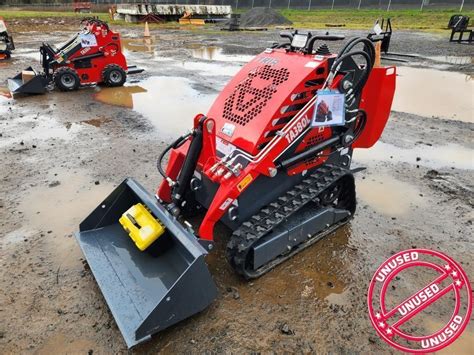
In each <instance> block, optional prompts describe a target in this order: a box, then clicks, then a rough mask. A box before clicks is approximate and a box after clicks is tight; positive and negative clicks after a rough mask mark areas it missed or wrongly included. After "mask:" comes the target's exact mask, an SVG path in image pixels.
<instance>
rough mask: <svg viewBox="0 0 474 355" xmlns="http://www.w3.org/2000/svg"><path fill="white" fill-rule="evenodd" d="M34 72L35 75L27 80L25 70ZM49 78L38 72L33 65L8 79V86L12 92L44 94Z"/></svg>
mask: <svg viewBox="0 0 474 355" xmlns="http://www.w3.org/2000/svg"><path fill="white" fill-rule="evenodd" d="M25 71H26V72H32V73H34V76H33V77H32V78H30V79H29V80H28V81H25V80H24V79H25V78H24V77H23V72H25ZM47 84H48V80H47V79H46V78H45V77H44V76H43V75H40V74H37V73H36V72H35V71H34V69H33V68H32V67H28V68H26V69H25V70H24V71H22V72H20V73H18V74H17V75H16V76H15V77H13V78H11V79H8V88H9V89H10V92H11V93H12V94H44V93H45V92H46V86H47Z"/></svg>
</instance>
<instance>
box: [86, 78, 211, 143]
mask: <svg viewBox="0 0 474 355" xmlns="http://www.w3.org/2000/svg"><path fill="white" fill-rule="evenodd" d="M192 84H193V82H192V81H191V80H188V79H186V78H182V77H151V78H148V79H146V80H144V81H142V82H140V87H141V90H137V89H135V91H137V92H131V93H129V89H128V88H129V87H128V86H126V87H123V88H108V89H100V90H101V91H100V92H98V94H97V95H96V96H95V98H96V99H97V100H98V101H100V102H103V103H106V104H111V105H118V106H125V104H123V103H124V101H123V99H119V100H117V96H116V92H119V93H123V92H126V93H128V94H129V95H130V101H129V102H128V103H127V105H128V106H125V107H129V108H133V110H134V111H136V112H139V113H140V114H142V115H143V116H145V117H146V118H147V119H148V120H149V121H150V122H151V123H152V124H153V125H154V126H155V127H156V128H157V129H158V130H159V131H160V133H162V134H165V135H169V136H175V135H176V133H183V132H184V131H186V130H188V129H190V128H191V126H192V122H193V119H194V117H195V116H196V115H197V114H198V113H207V111H208V110H209V108H210V106H211V104H212V103H213V102H214V100H215V98H216V96H217V94H202V93H200V92H199V91H197V90H195V89H194V88H193V87H192ZM120 95H121V94H120Z"/></svg>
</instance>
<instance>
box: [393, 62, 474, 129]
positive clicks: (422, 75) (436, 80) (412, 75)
mask: <svg viewBox="0 0 474 355" xmlns="http://www.w3.org/2000/svg"><path fill="white" fill-rule="evenodd" d="M397 73H398V76H397V89H396V91H395V98H394V101H393V105H392V110H395V111H400V112H406V113H412V114H416V115H420V116H424V117H432V116H433V117H440V118H445V119H453V120H458V121H464V122H474V81H473V80H471V77H470V76H468V75H466V74H460V73H454V72H448V71H441V70H435V69H419V68H410V67H403V66H400V67H398V68H397Z"/></svg>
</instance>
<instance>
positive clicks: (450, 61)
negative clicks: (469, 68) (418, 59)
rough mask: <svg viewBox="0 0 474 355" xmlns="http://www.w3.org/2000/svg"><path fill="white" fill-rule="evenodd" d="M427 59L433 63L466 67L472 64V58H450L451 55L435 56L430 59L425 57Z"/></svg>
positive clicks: (473, 60) (473, 59)
mask: <svg viewBox="0 0 474 355" xmlns="http://www.w3.org/2000/svg"><path fill="white" fill-rule="evenodd" d="M427 58H428V59H431V60H434V61H435V62H442V63H448V64H455V65H466V64H472V63H474V57H468V56H461V57H456V56H451V55H437V56H432V57H427Z"/></svg>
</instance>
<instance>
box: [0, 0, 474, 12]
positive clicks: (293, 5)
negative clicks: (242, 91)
mask: <svg viewBox="0 0 474 355" xmlns="http://www.w3.org/2000/svg"><path fill="white" fill-rule="evenodd" d="M86 1H87V0H86ZM72 2H73V0H57V1H55V0H0V6H2V5H3V6H15V7H29V8H31V7H35V6H38V7H51V8H54V7H58V8H59V7H70V4H71V3H72ZM91 2H92V3H93V4H96V5H99V7H101V6H100V5H102V6H103V5H108V4H120V3H156V4H184V5H188V4H200V5H230V6H232V8H233V9H234V10H238V9H249V8H252V7H271V8H275V9H298V10H323V9H355V10H368V9H373V10H385V11H390V10H404V9H407V10H408V9H419V10H421V11H423V10H428V9H456V10H458V11H463V10H474V0H148V1H143V0H92V1H91Z"/></svg>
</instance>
